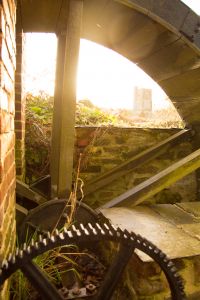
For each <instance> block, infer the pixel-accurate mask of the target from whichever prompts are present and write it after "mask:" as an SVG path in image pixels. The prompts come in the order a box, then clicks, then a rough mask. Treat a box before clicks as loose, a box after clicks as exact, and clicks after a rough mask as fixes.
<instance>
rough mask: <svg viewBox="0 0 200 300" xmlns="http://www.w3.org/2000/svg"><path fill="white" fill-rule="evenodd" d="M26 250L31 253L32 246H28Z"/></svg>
mask: <svg viewBox="0 0 200 300" xmlns="http://www.w3.org/2000/svg"><path fill="white" fill-rule="evenodd" d="M26 251H27V253H28V254H31V247H30V246H28V247H27V249H26Z"/></svg>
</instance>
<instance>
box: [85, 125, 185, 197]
mask: <svg viewBox="0 0 200 300" xmlns="http://www.w3.org/2000/svg"><path fill="white" fill-rule="evenodd" d="M190 134H191V132H190V130H185V129H184V130H181V131H179V132H178V133H175V134H174V135H172V136H170V137H169V138H167V139H165V140H164V141H162V142H160V143H158V144H157V145H155V146H152V147H150V148H149V149H147V150H145V151H142V152H141V153H139V154H137V155H136V156H134V157H132V158H130V159H129V160H128V161H126V162H124V163H122V164H120V165H119V166H117V167H115V168H113V169H112V170H109V171H108V172H106V173H104V174H103V175H101V176H99V177H97V178H96V179H94V180H92V181H90V182H89V183H88V184H87V185H86V186H85V188H84V195H85V196H86V195H88V194H91V193H93V192H94V191H96V190H98V189H99V188H102V187H104V186H106V185H108V184H109V183H111V182H112V181H114V180H115V179H118V178H120V177H121V176H123V175H125V174H127V173H129V172H131V171H133V169H134V168H136V167H138V166H141V165H142V164H144V163H146V162H147V161H150V160H152V159H153V158H155V157H157V156H159V155H160V154H162V153H163V152H165V151H167V150H168V148H169V147H171V146H174V145H176V144H177V143H179V142H180V141H182V140H183V139H185V138H188V137H189V136H190Z"/></svg>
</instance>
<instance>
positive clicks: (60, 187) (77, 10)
mask: <svg viewBox="0 0 200 300" xmlns="http://www.w3.org/2000/svg"><path fill="white" fill-rule="evenodd" d="M82 9H83V1H82V0H76V1H74V0H70V1H69V12H68V20H67V31H66V35H65V41H64V40H63V39H64V38H63V37H60V43H61V45H60V52H59V53H60V55H58V58H57V60H58V65H59V66H58V68H60V69H61V72H62V75H60V74H58V72H57V79H56V85H57V91H58V93H57V94H56V95H55V96H56V97H57V100H58V101H57V100H55V101H56V102H55V105H57V106H58V107H57V112H56V113H55V115H54V121H53V127H54V129H53V130H54V132H55V134H53V136H52V150H53V154H52V157H51V164H52V167H51V170H52V171H51V172H52V175H53V179H52V185H51V190H52V191H53V197H55V196H57V197H58V198H66V197H68V196H69V194H70V192H71V187H72V172H73V152H74V138H75V110H76V73H77V64H78V55H79V45H80V31H81V19H82ZM63 48H64V49H63ZM62 64H63V68H62ZM60 77H62V78H60ZM60 79H61V80H60ZM58 98H59V99H58ZM55 127H57V128H55ZM56 132H57V134H56ZM58 140H59V141H58ZM53 148H54V149H53ZM56 148H57V149H56ZM54 168H55V169H54ZM56 178H57V179H56Z"/></svg>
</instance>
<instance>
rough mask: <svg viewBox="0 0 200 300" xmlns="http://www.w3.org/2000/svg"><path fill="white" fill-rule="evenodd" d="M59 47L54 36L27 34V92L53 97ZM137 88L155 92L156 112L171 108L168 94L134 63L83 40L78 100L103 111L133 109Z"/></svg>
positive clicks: (153, 94)
mask: <svg viewBox="0 0 200 300" xmlns="http://www.w3.org/2000/svg"><path fill="white" fill-rule="evenodd" d="M38 44H39V45H40V47H37V46H36V45H38ZM56 45H57V40H56V36H55V35H53V34H41V33H40V34H38V33H29V34H26V46H25V55H26V75H25V89H26V92H31V93H33V94H37V93H38V92H39V91H45V92H46V93H48V94H50V95H53V93H54V80H55V64H56ZM136 86H137V87H143V88H150V89H152V98H153V99H152V100H153V108H154V109H157V108H160V107H166V106H168V102H167V101H166V100H165V99H166V95H165V93H164V92H163V91H162V90H161V88H160V87H159V86H158V85H157V84H156V83H155V82H154V81H153V80H152V79H151V78H150V77H149V76H148V75H147V74H145V73H144V72H143V71H142V70H141V69H139V68H138V67H137V66H136V65H135V64H133V63H132V62H130V61H129V60H127V59H126V58H125V57H123V56H121V55H119V54H118V53H116V52H114V51H112V50H110V49H107V48H105V47H103V46H100V45H97V44H95V43H93V42H90V41H87V40H81V43H80V55H79V66H78V74H77V100H82V99H89V100H90V101H92V102H93V103H94V104H95V105H97V106H99V107H104V108H126V109H133V99H134V88H135V87H136Z"/></svg>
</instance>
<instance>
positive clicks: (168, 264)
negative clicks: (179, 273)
mask: <svg viewBox="0 0 200 300" xmlns="http://www.w3.org/2000/svg"><path fill="white" fill-rule="evenodd" d="M167 266H168V268H171V267H173V266H174V263H173V262H172V261H171V260H169V261H168V263H167Z"/></svg>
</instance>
